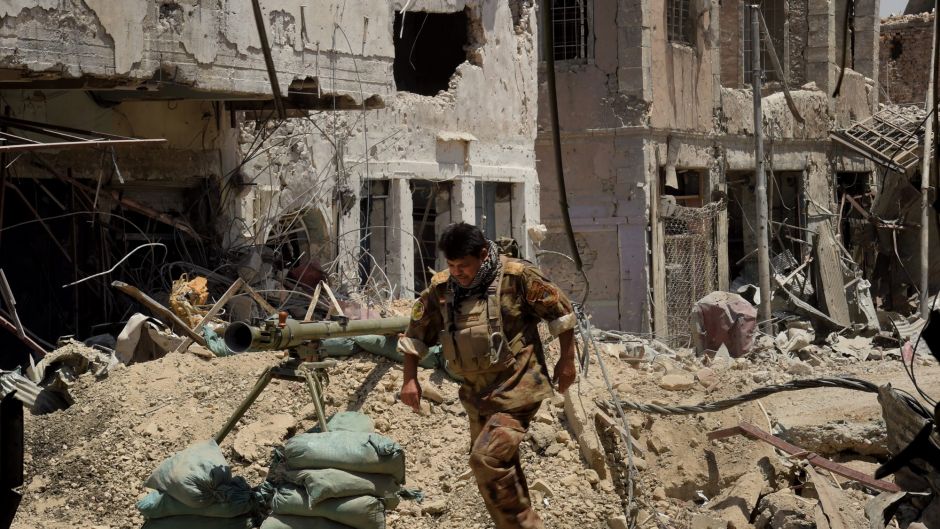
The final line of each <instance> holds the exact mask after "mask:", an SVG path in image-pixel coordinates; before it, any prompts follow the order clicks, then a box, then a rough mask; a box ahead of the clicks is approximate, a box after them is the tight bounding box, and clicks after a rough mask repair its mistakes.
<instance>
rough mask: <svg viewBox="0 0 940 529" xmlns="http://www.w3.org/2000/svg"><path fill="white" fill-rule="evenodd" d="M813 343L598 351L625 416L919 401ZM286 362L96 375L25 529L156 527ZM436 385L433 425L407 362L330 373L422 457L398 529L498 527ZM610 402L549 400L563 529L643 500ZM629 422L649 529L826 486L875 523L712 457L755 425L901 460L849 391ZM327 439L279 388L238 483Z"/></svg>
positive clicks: (31, 439)
mask: <svg viewBox="0 0 940 529" xmlns="http://www.w3.org/2000/svg"><path fill="white" fill-rule="evenodd" d="M799 331H800V329H799V328H798V327H793V328H791V330H790V331H789V332H786V333H782V335H781V336H778V337H775V338H770V337H766V336H760V337H758V338H757V340H756V341H755V346H754V350H753V351H752V352H751V354H750V355H748V356H746V357H742V358H731V357H730V355H727V354H725V352H724V351H720V352H719V353H718V354H716V355H714V356H711V355H703V356H696V355H695V354H694V353H693V351H692V350H690V349H679V350H676V351H672V350H669V349H668V348H666V347H664V346H662V344H658V343H656V342H654V341H648V340H643V339H639V338H631V339H630V340H631V341H625V342H618V341H608V342H602V343H599V351H600V354H601V355H602V358H603V360H604V361H605V365H606V367H607V368H608V370H609V371H610V375H611V379H612V380H614V381H616V382H615V388H614V389H615V391H616V392H617V394H618V396H619V397H620V398H621V399H623V400H625V401H639V402H652V403H657V404H663V405H669V404H695V403H698V402H701V401H714V400H717V399H721V398H726V397H729V396H733V395H737V394H740V393H743V392H746V391H748V390H750V389H753V388H755V387H759V386H762V385H767V384H771V383H783V382H787V381H790V380H793V379H798V378H808V377H813V376H826V375H834V374H840V375H849V376H857V377H860V378H863V379H866V380H871V381H873V382H876V383H879V384H886V383H891V384H893V385H895V386H898V387H902V388H903V387H907V385H908V384H909V382H907V377H906V375H905V373H904V370H903V367H902V365H901V363H900V362H898V361H895V360H893V358H894V356H895V354H896V353H895V352H894V351H893V350H892V349H890V348H884V347H882V346H878V345H875V344H874V343H872V339H870V338H866V339H864V340H861V339H853V340H843V339H841V338H840V339H839V340H835V341H834V343H833V344H831V345H829V344H827V343H823V344H821V345H814V344H812V343H805V344H804V343H803V342H804V341H806V340H805V338H806V337H805V336H802V334H801V332H799ZM612 336H616V335H611V334H609V333H608V335H607V336H606V339H608V340H610V339H611V337H612ZM810 341H812V339H810ZM798 345H800V347H796V346H798ZM794 348H796V349H795V350H794ZM856 351H857V352H858V353H856ZM640 352H642V354H641V353H640ZM547 354H548V355H549V364H550V365H551V364H552V358H553V357H554V355H556V354H557V344H556V343H550V344H549V346H548V348H547ZM282 355H283V353H276V352H271V353H251V354H242V355H237V356H230V357H224V358H216V359H212V360H208V361H207V360H204V359H201V358H198V357H196V356H194V355H191V354H178V353H170V354H168V355H166V356H165V357H163V358H160V359H158V360H155V361H152V362H147V363H140V364H134V365H131V366H124V365H117V366H114V367H113V368H112V369H111V370H110V372H109V373H108V375H107V377H105V378H103V379H100V380H96V378H95V377H94V376H93V374H92V373H86V374H85V375H82V376H79V377H78V378H77V380H75V382H74V383H73V384H72V386H71V388H70V391H71V394H72V395H73V397H74V400H75V404H74V405H73V406H71V407H70V408H68V409H66V410H62V411H59V412H56V413H53V414H48V415H34V416H29V417H28V418H27V440H28V444H29V446H28V451H27V452H28V456H27V484H26V486H25V490H24V494H25V497H24V501H23V504H22V506H21V508H20V513H19V514H18V517H17V519H16V522H15V523H14V525H13V527H15V528H17V529H42V528H45V527H49V528H52V527H62V526H63V524H65V525H67V526H70V527H95V528H98V529H101V528H105V527H107V528H112V529H118V528H136V527H140V526H141V524H142V523H143V519H142V518H141V517H140V515H139V514H138V512H137V510H136V509H135V507H134V505H135V503H136V502H137V501H138V500H139V499H140V498H142V497H144V495H145V494H146V493H147V489H146V488H145V487H144V485H143V483H144V480H145V479H146V478H147V476H148V475H149V473H150V472H151V471H152V469H153V468H154V467H155V465H156V464H157V463H159V462H160V461H161V460H163V459H164V458H166V457H168V456H170V455H172V454H174V453H176V452H177V451H179V450H181V449H183V448H184V447H186V446H188V445H190V444H192V443H193V442H196V441H200V440H205V439H209V438H211V437H212V435H213V434H214V433H215V432H216V430H218V429H219V428H220V427H221V425H222V424H223V423H224V422H225V420H226V419H227V418H228V416H229V415H230V414H231V412H232V411H233V410H234V408H235V407H236V406H237V404H238V402H240V400H241V399H242V398H243V397H244V395H245V394H246V393H247V392H248V391H249V389H250V388H251V387H252V385H253V384H254V383H255V380H256V378H257V376H258V375H259V374H260V373H261V371H262V370H263V369H264V368H265V367H267V366H270V365H272V364H274V363H276V362H278V361H279V359H280V358H281V357H282ZM862 357H864V358H865V361H861V360H860V359H861V358H862ZM927 362H928V360H924V359H921V358H920V357H918V358H917V359H916V360H915V365H916V366H917V367H918V368H920V369H921V371H922V373H921V375H920V377H919V381H920V383H921V386H922V387H924V388H927V391H931V390H934V391H936V390H938V389H940V376H938V374H937V373H935V372H934V370H928V369H923V367H922V366H923V365H924V364H926V363H927ZM929 362H932V360H930V361H929ZM419 376H420V379H421V383H422V386H423V388H424V400H423V401H422V403H421V411H420V413H418V414H416V413H414V412H412V411H411V410H410V409H408V408H407V407H405V406H404V405H402V404H401V403H400V402H399V401H398V400H397V392H398V389H399V387H400V384H401V379H402V372H401V368H400V366H399V365H398V364H395V363H393V362H391V361H389V360H387V359H384V358H380V357H377V356H373V355H368V354H361V353H360V354H356V355H354V356H351V357H348V358H346V359H343V360H342V361H341V362H340V363H339V364H338V366H337V367H336V368H333V369H331V370H330V373H329V384H328V386H327V387H326V390H325V401H326V405H327V410H326V413H327V414H333V413H335V412H338V411H359V412H362V413H365V414H368V415H369V416H371V417H372V418H373V419H374V421H375V430H376V431H377V432H378V433H381V434H383V435H385V436H387V437H388V438H390V439H392V440H394V441H396V442H397V443H399V444H400V445H401V446H402V448H403V449H404V450H405V452H406V453H408V454H409V459H408V461H407V466H408V469H407V471H408V479H407V483H406V486H407V487H409V488H417V489H420V490H421V491H422V492H423V494H424V500H423V501H422V502H420V503H419V502H413V501H406V502H401V504H400V505H399V506H398V507H397V508H396V509H395V510H390V511H389V512H388V514H387V517H386V520H387V526H388V527H390V528H392V529H394V528H396V527H397V528H405V527H408V528H409V529H425V528H426V529H431V528H449V527H453V528H458V527H459V528H471V529H472V528H475V529H484V528H487V527H490V526H491V525H490V523H491V522H490V521H489V517H488V515H487V513H486V511H485V509H484V506H483V503H482V501H481V499H480V497H479V494H478V492H477V491H476V485H475V483H474V481H473V479H472V476H471V475H470V472H469V467H468V465H467V451H468V449H469V434H468V431H467V423H466V417H465V412H464V410H463V408H462V406H461V405H460V403H459V401H458V400H457V384H456V383H454V382H452V381H450V380H449V379H448V378H447V377H446V376H444V374H443V372H442V371H441V370H435V371H431V370H422V371H421V372H420V374H419ZM609 399H610V395H609V393H608V392H607V389H606V387H605V386H604V384H603V382H602V379H601V374H600V370H599V369H598V365H597V364H596V359H595V360H592V361H591V363H590V364H589V365H588V370H587V373H586V374H583V375H582V376H581V378H580V379H579V382H578V383H577V384H576V385H575V386H574V387H572V389H571V390H570V391H569V393H568V395H567V396H566V397H563V396H561V395H556V396H555V397H554V398H552V399H551V400H550V401H546V402H545V403H544V404H543V406H542V408H541V409H540V410H539V412H538V415H537V416H536V418H535V420H534V422H533V424H532V426H531V427H530V430H529V433H528V434H527V438H526V442H524V443H523V445H522V447H521V450H522V462H523V466H524V468H525V469H526V473H527V476H529V480H530V483H529V486H530V489H531V491H532V498H533V501H534V502H535V503H536V504H537V507H538V509H539V512H540V514H541V515H542V516H543V518H544V520H545V522H546V525H547V526H549V527H590V528H598V529H604V528H620V527H625V525H623V524H624V523H625V517H624V514H623V513H624V506H625V503H626V501H625V499H626V498H625V495H624V494H623V489H622V487H621V486H620V485H621V484H620V483H619V482H618V476H622V475H623V473H622V472H621V471H622V468H619V466H622V465H625V464H626V458H624V457H622V455H623V454H620V457H619V458H618V457H615V458H611V457H608V455H609V454H607V450H608V448H609V446H610V444H609V443H608V441H609V439H608V438H607V437H606V434H605V433H604V431H599V430H598V429H597V426H596V424H597V423H596V422H595V418H596V417H597V416H598V413H599V412H600V413H602V414H606V413H607V412H608V411H609V410H608V409H607V408H605V407H604V405H603V403H604V402H607V401H609ZM628 418H629V421H628V424H629V426H630V428H629V432H630V434H631V435H632V437H633V439H634V441H635V442H634V443H633V444H634V454H633V455H634V457H633V458H632V459H633V463H634V465H635V467H636V469H637V471H638V474H637V479H636V482H635V489H634V490H635V498H634V503H633V505H632V508H633V510H634V512H636V513H637V516H638V517H637V520H638V522H639V523H640V525H639V527H643V528H646V527H650V528H652V527H657V525H656V523H657V522H656V520H657V519H658V520H659V521H660V522H661V523H663V524H668V525H667V526H671V527H677V528H679V527H694V528H705V527H725V525H722V523H723V522H724V521H728V522H729V523H731V524H732V525H730V526H729V527H736V528H745V527H756V528H759V529H791V528H793V527H802V526H803V525H800V524H801V523H804V522H805V523H809V522H807V521H811V520H813V519H814V518H813V517H814V516H815V514H814V509H817V508H818V505H819V504H820V499H819V498H820V497H821V495H820V493H819V489H820V488H822V487H826V492H827V493H832V490H831V489H833V488H834V489H836V490H837V491H838V492H837V494H838V501H839V502H841V503H840V504H842V505H844V508H843V511H847V512H845V513H844V515H845V516H849V515H852V516H856V515H858V514H860V513H863V512H864V509H865V505H866V504H867V502H868V501H870V500H871V498H872V497H873V494H872V493H873V492H874V491H871V490H869V489H867V488H866V487H864V486H862V485H859V484H858V483H857V482H854V481H852V480H847V479H844V478H841V477H839V478H837V481H833V478H832V477H830V476H829V475H828V474H825V473H824V472H823V471H814V470H812V467H811V466H807V465H806V463H805V462H804V461H803V460H801V459H800V458H798V457H786V456H785V454H781V453H778V452H775V450H774V449H773V448H772V447H771V446H770V445H767V444H764V443H760V442H757V441H752V440H749V439H746V438H744V437H740V436H737V437H729V438H726V439H723V440H720V441H709V440H708V439H707V437H706V436H707V434H708V432H711V431H713V430H717V429H721V428H726V427H729V426H733V425H736V424H738V423H742V422H746V423H750V424H753V425H756V426H758V427H759V428H762V429H764V430H766V431H768V432H772V433H774V434H776V435H777V436H779V437H781V438H783V439H786V440H788V441H789V442H791V443H793V444H795V445H798V446H801V447H802V448H804V449H805V450H808V451H812V452H815V453H817V454H820V455H821V456H824V457H828V458H831V459H833V460H834V461H838V462H841V463H843V464H845V465H847V466H849V467H851V468H854V469H858V470H860V471H862V472H864V473H865V474H868V475H871V474H872V472H873V470H874V468H875V467H876V466H877V465H878V464H879V463H880V462H883V461H884V460H885V459H886V458H887V450H886V448H885V444H884V439H883V433H884V428H883V422H882V421H881V409H880V407H879V406H878V403H877V401H876V399H875V397H874V396H873V395H862V394H858V393H852V392H849V391H847V390H810V391H802V392H798V393H793V394H782V395H774V396H771V397H769V398H766V399H762V401H761V402H759V403H749V404H744V405H741V406H737V407H734V408H731V409H729V410H726V411H722V412H717V413H709V414H701V415H691V416H658V415H647V414H641V413H638V412H628ZM618 421H619V418H614V422H615V423H616V422H618ZM315 425H316V414H315V411H314V406H313V404H311V403H310V398H309V395H308V394H307V392H306V388H305V387H304V385H303V384H299V383H293V382H286V381H279V380H275V381H273V382H272V383H271V386H270V387H269V389H268V390H267V391H265V392H264V393H262V395H261V397H260V398H259V399H258V401H257V402H256V403H255V404H254V405H253V406H252V407H251V408H250V409H249V410H248V412H247V414H246V415H245V417H244V418H243V419H242V421H241V422H240V423H239V424H238V426H237V427H236V429H235V430H234V431H233V432H232V433H231V434H230V436H229V437H228V438H227V439H226V441H225V442H224V443H222V451H223V454H224V455H225V458H226V459H227V460H228V461H229V462H230V464H231V467H232V472H233V474H237V475H240V476H244V477H245V478H246V479H247V480H248V482H249V484H250V485H252V486H257V485H259V484H260V483H262V482H263V481H264V480H265V478H266V477H267V475H268V470H269V465H270V462H271V461H270V458H271V452H272V449H273V448H274V447H277V446H281V445H282V444H283V443H284V441H285V440H286V439H289V438H290V437H292V436H293V435H295V434H297V433H300V432H304V431H308V430H310V429H311V428H313V427H314V426H315ZM813 472H816V474H813ZM889 481H890V478H889ZM840 487H841V489H840ZM921 503H923V502H921ZM926 506H927V504H922V505H919V507H916V506H914V504H912V503H908V504H905V508H906V509H908V510H909V511H910V513H909V514H908V517H909V519H910V520H915V519H917V518H918V517H920V516H921V513H920V509H924V508H926ZM848 511H851V512H848ZM749 524H750V525H749ZM848 527H854V526H851V525H850V526H848Z"/></svg>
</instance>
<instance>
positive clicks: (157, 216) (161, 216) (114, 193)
mask: <svg viewBox="0 0 940 529" xmlns="http://www.w3.org/2000/svg"><path fill="white" fill-rule="evenodd" d="M45 168H46V170H48V171H49V172H50V173H52V174H53V175H55V176H56V178H58V179H60V180H63V181H65V182H68V183H70V184H72V185H73V186H75V187H77V188H79V189H81V190H82V191H85V193H87V194H89V195H94V194H95V190H94V189H92V188H90V187H88V186H86V185H85V184H83V183H81V182H79V181H78V180H77V179H76V178H74V177H72V176H69V175H62V174H59V173H57V172H55V171H54V170H52V169H51V168H50V167H48V166H45ZM110 193H111V198H113V199H114V200H115V201H116V202H119V203H120V204H121V205H123V206H124V207H126V208H127V209H130V210H133V211H136V212H138V213H140V214H142V215H146V216H148V217H150V218H152V219H154V220H156V221H159V222H162V223H164V224H166V225H168V226H172V227H174V228H176V229H178V230H180V231H182V232H183V233H185V234H187V235H189V236H190V237H193V238H194V239H203V238H204V237H203V236H201V235H199V234H198V233H196V231H195V230H193V228H192V227H190V226H189V225H188V224H185V223H183V222H181V221H178V220H176V219H174V218H172V217H170V216H169V215H167V214H165V213H160V212H159V211H156V210H154V209H152V208H149V207H147V206H145V205H143V204H141V203H139V202H137V201H136V200H134V199H131V198H127V197H122V196H121V193H120V191H118V190H117V189H112V190H110Z"/></svg>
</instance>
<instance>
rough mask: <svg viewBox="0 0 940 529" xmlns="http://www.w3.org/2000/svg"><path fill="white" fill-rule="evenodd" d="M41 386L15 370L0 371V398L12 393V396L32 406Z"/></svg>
mask: <svg viewBox="0 0 940 529" xmlns="http://www.w3.org/2000/svg"><path fill="white" fill-rule="evenodd" d="M40 391H42V388H40V387H39V386H37V385H36V384H35V383H33V381H31V380H30V379H28V378H26V377H24V376H23V375H21V374H19V373H18V372H16V371H0V398H3V397H6V396H7V395H9V394H11V393H13V398H15V399H17V400H19V401H20V402H22V403H23V404H25V405H27V406H28V407H30V408H32V407H33V405H35V404H36V399H37V398H38V397H39V392H40Z"/></svg>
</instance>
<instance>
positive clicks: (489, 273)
mask: <svg viewBox="0 0 940 529" xmlns="http://www.w3.org/2000/svg"><path fill="white" fill-rule="evenodd" d="M486 242H487V243H488V245H489V246H488V248H489V251H488V252H487V253H488V255H487V256H486V260H485V261H483V263H482V264H481V265H480V269H479V270H477V275H476V276H475V277H474V278H473V282H472V283H470V286H468V287H462V286H460V283H458V282H457V280H456V279H454V278H453V277H451V278H450V280H448V284H447V287H448V288H449V289H450V290H452V291H453V292H454V306H453V308H452V310H456V309H457V307H459V306H460V304H461V303H462V302H463V301H464V300H465V299H468V298H470V297H473V296H478V297H480V298H483V297H485V296H486V289H487V288H489V286H490V284H491V283H492V282H493V280H494V279H496V276H498V275H499V272H500V271H501V270H502V269H503V262H502V261H501V260H500V258H499V248H498V247H497V246H496V243H495V242H493V241H489V240H488V241H486Z"/></svg>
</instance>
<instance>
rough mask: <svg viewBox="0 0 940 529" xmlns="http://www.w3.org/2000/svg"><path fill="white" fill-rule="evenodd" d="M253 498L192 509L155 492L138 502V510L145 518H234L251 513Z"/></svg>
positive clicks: (171, 497)
mask: <svg viewBox="0 0 940 529" xmlns="http://www.w3.org/2000/svg"><path fill="white" fill-rule="evenodd" d="M253 506H254V505H253V502H252V501H251V497H250V496H248V497H246V498H243V499H242V500H241V501H237V502H229V503H214V504H212V505H209V506H206V507H190V506H188V505H186V504H185V503H183V502H181V501H179V500H177V499H176V498H174V497H173V496H170V495H169V494H166V493H163V492H160V491H158V490H155V491H153V492H151V493H150V494H148V495H146V496H144V497H143V498H141V499H140V501H138V502H137V510H138V511H140V514H141V515H142V516H143V517H144V518H166V517H167V516H184V515H187V514H190V515H194V516H210V517H213V518H234V517H236V516H241V515H243V514H248V513H250V512H251V510H252V507H253Z"/></svg>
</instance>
